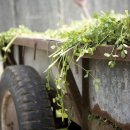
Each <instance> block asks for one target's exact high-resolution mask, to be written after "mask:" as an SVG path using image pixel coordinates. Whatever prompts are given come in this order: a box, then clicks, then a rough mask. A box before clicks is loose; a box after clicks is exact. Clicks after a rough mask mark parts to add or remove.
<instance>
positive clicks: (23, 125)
mask: <svg viewBox="0 0 130 130" xmlns="http://www.w3.org/2000/svg"><path fill="white" fill-rule="evenodd" d="M7 90H8V91H9V92H10V93H11V96H12V98H13V101H14V104H15V108H16V113H17V117H18V123H19V130H55V126H54V120H53V113H52V110H51V105H50V100H49V97H48V94H47V92H46V88H45V82H43V80H42V79H41V77H40V76H39V74H38V73H37V72H36V71H35V70H34V69H33V68H32V67H29V66H24V65H20V66H12V67H7V68H6V69H5V71H4V73H3V75H2V78H1V82H0V106H1V103H2V100H3V95H4V93H5V92H6V91H7ZM0 117H1V108H0ZM0 119H1V118H0ZM1 130H2V129H1Z"/></svg>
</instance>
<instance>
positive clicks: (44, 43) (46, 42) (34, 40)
mask: <svg viewBox="0 0 130 130" xmlns="http://www.w3.org/2000/svg"><path fill="white" fill-rule="evenodd" d="M62 42H63V41H61V40H57V39H43V38H42V37H18V38H16V39H15V41H14V45H20V46H26V47H30V48H35V45H36V44H37V49H39V50H46V51H48V52H54V51H55V49H51V46H52V45H60V44H61V43H62Z"/></svg>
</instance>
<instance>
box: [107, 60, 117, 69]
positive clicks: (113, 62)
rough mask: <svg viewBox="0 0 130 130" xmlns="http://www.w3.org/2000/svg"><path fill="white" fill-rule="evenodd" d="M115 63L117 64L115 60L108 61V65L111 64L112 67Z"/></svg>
mask: <svg viewBox="0 0 130 130" xmlns="http://www.w3.org/2000/svg"><path fill="white" fill-rule="evenodd" d="M115 65H116V62H115V61H109V62H108V66H109V67H110V68H114V67H115Z"/></svg>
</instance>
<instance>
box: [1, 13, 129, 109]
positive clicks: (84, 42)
mask: <svg viewBox="0 0 130 130" xmlns="http://www.w3.org/2000/svg"><path fill="white" fill-rule="evenodd" d="M25 34H26V35H34V37H35V35H37V34H38V35H40V36H42V37H43V38H55V39H56V38H57V39H62V40H63V41H64V44H62V45H61V46H56V48H57V49H56V51H55V52H54V53H53V54H51V55H50V56H49V57H50V58H51V59H52V64H51V65H50V66H49V67H48V70H50V69H51V67H52V66H54V65H57V67H58V68H60V69H59V70H60V72H59V76H57V78H56V80H55V83H56V86H57V89H58V90H60V93H59V91H57V93H58V94H57V95H58V96H57V98H56V100H57V101H60V103H59V105H60V106H61V107H62V108H63V109H62V111H64V107H63V98H64V95H65V93H66V87H69V84H68V83H67V81H66V76H67V71H68V70H69V69H70V64H75V65H77V66H80V65H78V61H79V59H80V58H81V57H82V56H83V55H84V54H88V55H93V54H94V51H95V50H96V48H97V47H98V46H99V45H114V47H113V50H115V49H116V50H117V51H116V52H115V51H112V52H111V53H110V54H108V53H105V54H104V55H105V56H106V57H109V58H110V61H109V62H108V65H109V66H110V67H111V68H112V67H114V66H115V60H114V59H115V58H116V57H121V58H125V57H126V56H127V53H128V52H127V49H126V48H127V47H128V46H129V44H130V15H129V13H128V11H125V14H116V13H114V12H111V13H103V12H102V13H101V14H100V15H98V14H95V15H94V17H93V18H92V19H86V20H82V21H77V22H73V23H72V24H70V25H64V26H62V27H61V28H60V29H57V30H47V31H46V32H43V33H38V32H31V31H30V30H29V29H27V28H25V27H23V26H22V27H19V28H13V29H10V30H9V31H7V32H4V33H0V51H2V50H4V51H5V52H7V51H8V50H9V48H10V46H11V45H12V43H13V41H14V40H15V38H16V37H18V36H21V35H25ZM117 52H118V53H117ZM80 67H81V66H80ZM81 68H82V67H81ZM82 69H84V68H82ZM85 71H86V76H85V77H87V76H88V75H91V73H90V71H89V70H85ZM95 84H98V80H96V79H95ZM48 86H49V85H48Z"/></svg>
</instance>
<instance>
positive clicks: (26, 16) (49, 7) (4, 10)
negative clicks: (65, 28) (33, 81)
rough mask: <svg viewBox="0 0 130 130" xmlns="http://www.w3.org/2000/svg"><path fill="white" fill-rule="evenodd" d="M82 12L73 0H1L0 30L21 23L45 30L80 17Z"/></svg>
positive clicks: (33, 28) (38, 29) (37, 29)
mask: <svg viewBox="0 0 130 130" xmlns="http://www.w3.org/2000/svg"><path fill="white" fill-rule="evenodd" d="M80 14H81V10H80V8H79V7H78V6H77V5H76V4H74V1H73V0H0V31H5V30H7V29H9V27H14V26H18V25H21V24H22V25H25V26H27V27H29V28H31V29H32V30H36V31H43V30H46V29H48V28H56V27H57V26H58V23H62V22H63V21H65V22H70V21H72V20H73V19H74V20H76V19H80Z"/></svg>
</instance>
